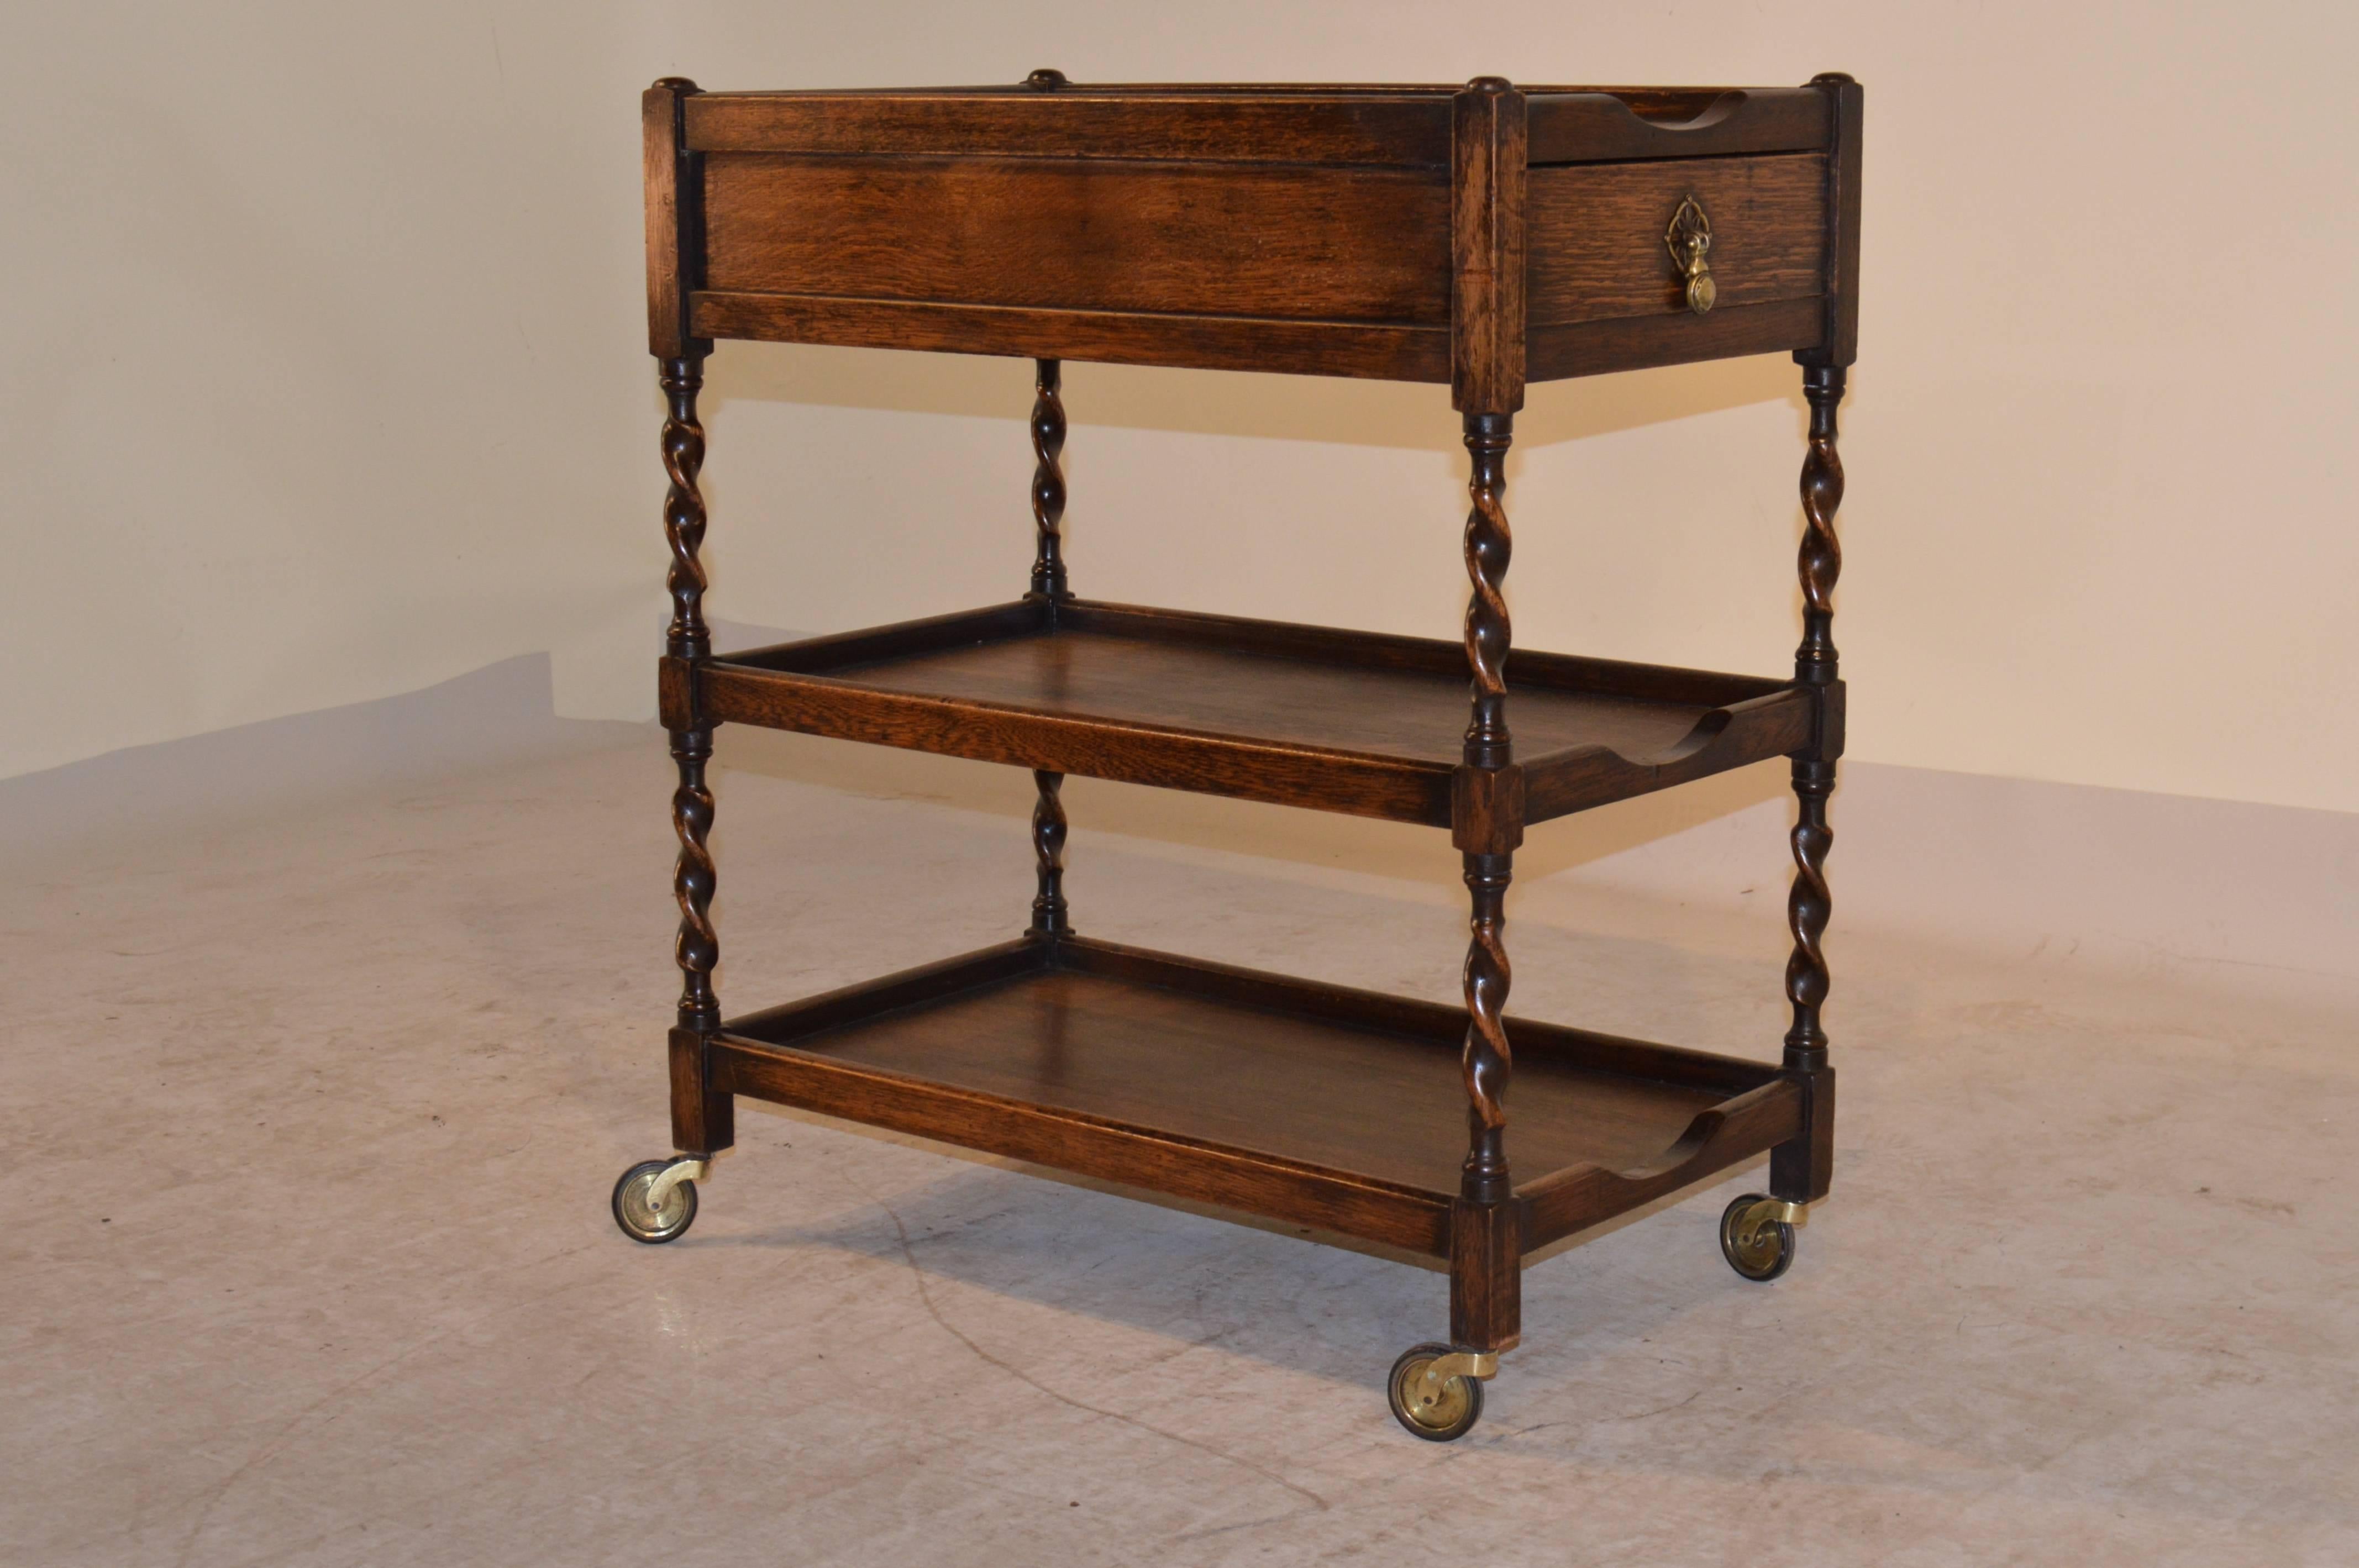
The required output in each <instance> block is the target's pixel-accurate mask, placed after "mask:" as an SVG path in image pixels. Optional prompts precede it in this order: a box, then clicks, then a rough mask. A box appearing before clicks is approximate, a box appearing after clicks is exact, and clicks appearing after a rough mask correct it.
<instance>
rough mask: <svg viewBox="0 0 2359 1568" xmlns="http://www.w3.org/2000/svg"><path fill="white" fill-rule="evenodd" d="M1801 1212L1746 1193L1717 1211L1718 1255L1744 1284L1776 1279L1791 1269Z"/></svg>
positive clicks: (1796, 1206) (1799, 1208)
mask: <svg viewBox="0 0 2359 1568" xmlns="http://www.w3.org/2000/svg"><path fill="white" fill-rule="evenodd" d="M1803 1212H1804V1211H1803V1208H1802V1206H1801V1205H1800V1204H1798V1203H1788V1202H1786V1201H1785V1200H1784V1199H1782V1198H1773V1197H1765V1196H1763V1195H1761V1194H1759V1193H1746V1194H1745V1195H1744V1196H1743V1197H1740V1198H1738V1199H1736V1200H1735V1201H1734V1202H1733V1203H1731V1204H1730V1205H1729V1206H1728V1207H1726V1208H1725V1209H1723V1210H1722V1211H1721V1216H1720V1250H1721V1255H1722V1256H1723V1257H1724V1258H1726V1259H1727V1260H1728V1266H1729V1267H1730V1268H1732V1269H1734V1270H1735V1271H1737V1272H1738V1273H1740V1274H1742V1275H1744V1276H1745V1278H1746V1279H1748V1280H1760V1281H1769V1280H1774V1279H1776V1278H1777V1276H1778V1275H1780V1274H1782V1273H1784V1272H1785V1271H1787V1270H1788V1269H1789V1268H1791V1267H1792V1266H1793V1262H1794V1227H1795V1225H1796V1224H1798V1223H1799V1221H1800V1220H1801V1218H1802V1215H1803Z"/></svg>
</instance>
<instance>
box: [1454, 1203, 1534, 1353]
mask: <svg viewBox="0 0 2359 1568" xmlns="http://www.w3.org/2000/svg"><path fill="white" fill-rule="evenodd" d="M1522 1221H1523V1212H1522V1206H1520V1205H1517V1204H1514V1203H1507V1202H1501V1203H1488V1204H1478V1203H1469V1202H1467V1201H1466V1200H1465V1199H1463V1198H1461V1199H1460V1200H1459V1201H1458V1202H1457V1203H1456V1204H1454V1205H1452V1206H1451V1213H1450V1340H1451V1344H1453V1345H1460V1346H1465V1347H1466V1348H1468V1349H1470V1350H1494V1351H1496V1350H1512V1349H1514V1348H1515V1346H1517V1345H1518V1344H1520V1343H1521V1342H1522V1340H1523V1337H1524V1305H1523V1245H1522V1244H1523V1236H1522Z"/></svg>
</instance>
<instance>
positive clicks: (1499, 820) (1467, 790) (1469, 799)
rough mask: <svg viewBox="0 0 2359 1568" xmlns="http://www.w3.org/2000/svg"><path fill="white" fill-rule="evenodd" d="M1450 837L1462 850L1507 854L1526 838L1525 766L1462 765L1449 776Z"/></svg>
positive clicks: (1486, 853)
mask: <svg viewBox="0 0 2359 1568" xmlns="http://www.w3.org/2000/svg"><path fill="white" fill-rule="evenodd" d="M1450 841H1451V844H1453V845H1455V846H1456V847H1457V849H1458V850H1459V852H1460V853H1462V854H1467V855H1504V854H1506V853H1508V852H1509V851H1511V850H1513V849H1516V847H1517V846H1518V845H1520V844H1521V843H1523V841H1524V770H1523V768H1522V767H1521V766H1520V765H1519V764H1517V763H1513V762H1510V763H1509V764H1508V765H1507V766H1506V767H1504V768H1474V767H1461V768H1459V769H1458V771H1457V772H1456V773H1452V774H1451V776H1450Z"/></svg>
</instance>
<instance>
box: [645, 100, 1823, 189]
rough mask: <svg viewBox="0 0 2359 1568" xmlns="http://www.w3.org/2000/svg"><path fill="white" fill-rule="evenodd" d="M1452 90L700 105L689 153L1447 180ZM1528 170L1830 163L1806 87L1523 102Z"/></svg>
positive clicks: (689, 119) (1817, 105) (1818, 109)
mask: <svg viewBox="0 0 2359 1568" xmlns="http://www.w3.org/2000/svg"><path fill="white" fill-rule="evenodd" d="M1461 91H1462V89H1461V88H1458V87H1446V86H1375V85H1352V84H1337V85H1325V86H1321V85H1305V84H1297V83H1278V82H1269V83H1237V84H1227V85H1222V84H1203V85H1186V84H1178V85H1161V86H1109V85H1103V84H1092V85H1087V86H1083V85H1078V84H1073V83H1067V84H1065V85H1063V86H1060V87H1058V88H1056V89H1054V90H1053V91H1047V92H1044V91H1040V90H1038V89H1035V88H1031V87H1027V86H1022V85H1018V86H1014V87H923V88H870V89H864V90H859V91H853V92H843V91H832V92H704V93H699V94H697V95H696V96H695V97H693V98H691V99H690V100H689V102H688V104H687V113H686V116H685V121H684V124H685V128H686V135H687V145H688V146H689V148H690V150H691V151H695V152H711V153H836V154H845V153H865V154H897V155H912V154H916V155H925V154H933V155H941V156H964V157H974V156H985V155H997V156H1003V157H1122V158H1146V159H1161V158H1173V159H1184V158H1212V159H1223V160H1238V161H1244V162H1276V163H1334V164H1362V165H1375V166H1389V167H1395V168H1448V167H1449V166H1450V149H1451V134H1450V123H1451V99H1452V98H1453V97H1454V96H1456V95H1457V94H1458V93H1459V92H1461ZM1521 92H1522V93H1523V95H1524V97H1525V99H1526V100H1527V103H1528V105H1529V108H1528V116H1529V124H1530V133H1529V142H1528V147H1527V162H1528V163H1531V164H1538V165H1548V164H1560V163H1587V162H1598V161H1604V160H1613V159H1623V158H1649V157H1705V156H1712V155H1728V154H1746V153H1776V152H1818V151H1822V150H1824V149H1825V147H1826V146H1827V142H1828V136H1829V135H1830V130H1831V117H1830V115H1829V114H1828V109H1827V99H1826V95H1825V94H1824V93H1821V92H1815V91H1813V90H1812V89H1810V88H1806V87H1525V88H1522V89H1521Z"/></svg>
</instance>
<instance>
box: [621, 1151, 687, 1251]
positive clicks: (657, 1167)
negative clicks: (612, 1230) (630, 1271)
mask: <svg viewBox="0 0 2359 1568" xmlns="http://www.w3.org/2000/svg"><path fill="white" fill-rule="evenodd" d="M674 1163H676V1162H674V1161H670V1160H649V1161H647V1162H645V1163H643V1164H637V1165H634V1166H632V1167H631V1168H630V1169H629V1170H627V1171H625V1172H624V1173H623V1179H622V1180H621V1181H619V1182H616V1183H615V1184H614V1223H615V1224H616V1225H619V1226H621V1227H623V1234H624V1235H625V1236H627V1237H629V1238H631V1239H632V1240H634V1241H644V1242H646V1243H647V1244H648V1245H649V1246H654V1245H655V1244H656V1243H657V1242H659V1241H677V1240H679V1238H680V1237H682V1236H683V1235H685V1234H687V1231H688V1227H689V1226H690V1224H692V1223H694V1221H695V1219H696V1184H695V1183H694V1182H682V1183H680V1184H678V1185H677V1186H675V1187H673V1188H672V1189H671V1191H669V1192H668V1193H666V1194H664V1195H663V1201H661V1202H660V1203H649V1202H648V1201H647V1189H648V1188H649V1187H651V1186H653V1185H654V1184H655V1180H656V1178H657V1177H658V1176H660V1175H662V1174H663V1173H665V1172H666V1171H668V1170H669V1169H670V1168H671V1167H672V1165H673V1164H674Z"/></svg>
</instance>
